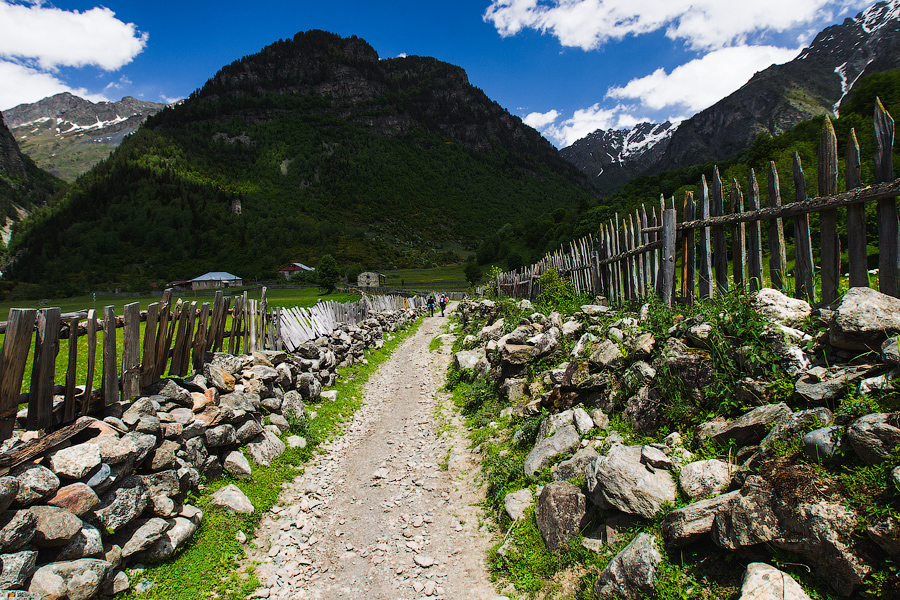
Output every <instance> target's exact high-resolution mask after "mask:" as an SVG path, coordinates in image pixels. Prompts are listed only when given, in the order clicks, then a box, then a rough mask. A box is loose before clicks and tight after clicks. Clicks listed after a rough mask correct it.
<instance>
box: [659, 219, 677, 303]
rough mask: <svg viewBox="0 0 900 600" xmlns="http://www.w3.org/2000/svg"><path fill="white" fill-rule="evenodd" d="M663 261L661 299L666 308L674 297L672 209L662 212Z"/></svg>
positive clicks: (674, 237)
mask: <svg viewBox="0 0 900 600" xmlns="http://www.w3.org/2000/svg"><path fill="white" fill-rule="evenodd" d="M662 222H663V260H662V299H663V302H665V304H666V305H667V306H672V301H673V299H674V298H673V296H674V295H675V239H676V236H677V233H678V232H677V229H676V228H677V227H678V215H677V214H676V212H675V209H674V208H667V209H666V210H664V211H663V218H662Z"/></svg>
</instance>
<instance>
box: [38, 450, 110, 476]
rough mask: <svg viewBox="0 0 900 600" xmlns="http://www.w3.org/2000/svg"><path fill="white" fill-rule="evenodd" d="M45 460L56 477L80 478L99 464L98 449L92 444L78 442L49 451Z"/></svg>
mask: <svg viewBox="0 0 900 600" xmlns="http://www.w3.org/2000/svg"><path fill="white" fill-rule="evenodd" d="M47 462H48V464H49V466H50V470H52V471H53V472H54V473H55V474H56V475H57V476H58V477H67V478H69V479H81V478H82V477H84V476H85V475H87V474H88V473H90V472H91V471H92V470H93V469H94V468H96V467H97V466H98V465H99V464H100V462H101V459H100V451H99V449H98V448H97V446H95V445H94V444H87V443H86V444H78V445H75V446H69V447H68V448H63V449H61V450H56V451H55V452H51V453H50V454H48V455H47Z"/></svg>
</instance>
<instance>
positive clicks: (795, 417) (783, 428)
mask: <svg viewBox="0 0 900 600" xmlns="http://www.w3.org/2000/svg"><path fill="white" fill-rule="evenodd" d="M833 421H834V415H832V414H831V411H830V410H828V409H827V408H825V407H824V406H820V407H818V408H812V409H809V410H799V411H797V412H793V413H790V414H785V415H783V416H782V417H780V418H779V419H778V420H777V421H776V422H775V425H774V426H773V427H772V429H770V430H769V433H768V434H766V437H764V438H763V440H762V442H760V444H759V446H760V448H762V449H763V450H771V449H773V448H774V447H775V445H776V444H777V443H779V442H781V443H784V442H790V440H791V438H794V437H796V436H798V435H799V434H800V433H801V432H803V431H809V428H810V427H816V428H818V427H825V426H827V425H831V423H832V422H833Z"/></svg>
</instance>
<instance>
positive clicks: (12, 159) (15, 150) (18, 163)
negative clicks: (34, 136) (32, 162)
mask: <svg viewBox="0 0 900 600" xmlns="http://www.w3.org/2000/svg"><path fill="white" fill-rule="evenodd" d="M3 175H6V176H10V175H12V176H16V177H27V175H26V173H25V161H24V160H23V159H22V152H21V151H20V150H19V145H18V144H17V143H16V138H14V137H13V134H12V133H10V131H9V129H8V128H7V127H6V124H5V123H4V122H3V114H2V113H0V176H3Z"/></svg>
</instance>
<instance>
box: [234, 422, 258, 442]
mask: <svg viewBox="0 0 900 600" xmlns="http://www.w3.org/2000/svg"><path fill="white" fill-rule="evenodd" d="M262 432H263V426H262V424H261V423H260V422H259V421H257V420H256V419H254V418H250V419H247V420H246V421H244V422H243V423H241V424H240V426H238V428H237V431H236V432H235V435H237V440H238V443H240V444H246V443H247V442H248V441H250V440H252V439H253V438H255V437H256V436H258V435H259V434H261V433H262Z"/></svg>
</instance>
